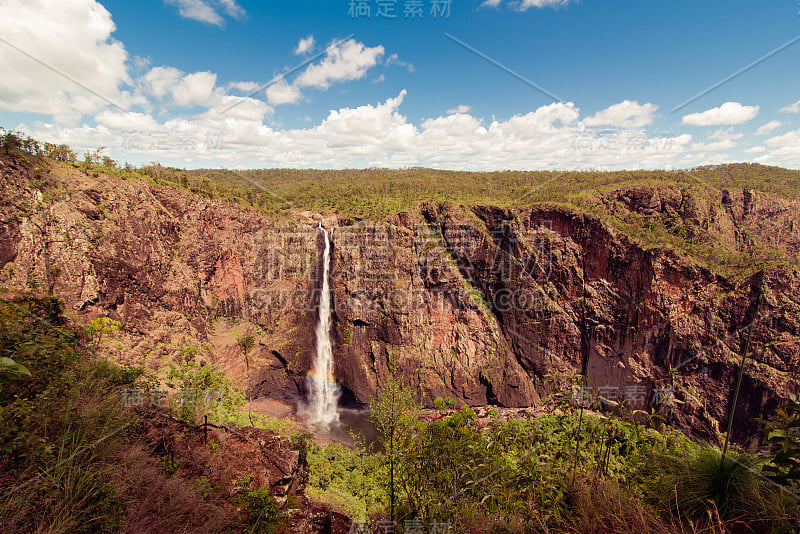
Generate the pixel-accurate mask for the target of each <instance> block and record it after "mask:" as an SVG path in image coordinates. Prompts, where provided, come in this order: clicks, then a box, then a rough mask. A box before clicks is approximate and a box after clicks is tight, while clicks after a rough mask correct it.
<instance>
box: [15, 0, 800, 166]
mask: <svg viewBox="0 0 800 534" xmlns="http://www.w3.org/2000/svg"><path fill="white" fill-rule="evenodd" d="M165 2H166V6H167V7H168V8H172V9H175V8H177V10H178V14H179V15H180V16H181V17H183V18H185V19H189V20H192V21H198V22H201V23H204V24H207V25H212V26H215V27H219V28H222V27H223V26H224V25H225V20H226V17H227V18H231V19H234V20H242V19H244V18H246V17H247V13H246V12H245V10H244V9H243V8H242V7H241V6H240V5H239V4H238V3H237V2H236V1H235V0H165ZM568 3H569V2H568V0H522V1H519V2H501V1H500V0H487V1H485V2H483V3H482V4H481V5H480V6H479V7H480V8H483V7H498V8H502V7H504V6H506V5H507V6H508V7H509V8H511V9H512V10H516V11H518V12H521V11H526V10H528V9H530V8H534V7H535V8H546V7H560V6H565V5H567V4H568ZM0 15H2V16H0V35H1V36H3V38H2V39H3V41H2V42H0V69H2V71H3V72H4V73H6V75H4V77H3V78H2V79H0V110H5V111H7V112H10V113H14V114H15V115H14V117H21V120H20V121H19V122H17V123H16V124H4V126H5V127H13V128H15V129H20V130H23V131H25V132H27V133H29V134H30V135H33V136H35V137H37V138H39V139H41V140H46V141H50V142H57V143H66V144H69V145H71V146H73V147H75V148H76V149H78V150H85V149H93V148H96V147H100V146H105V147H108V153H109V154H110V155H111V156H112V157H114V158H115V159H119V160H121V161H132V162H134V163H137V162H138V163H141V162H145V161H151V160H159V161H162V162H164V163H168V164H173V165H176V166H185V167H215V166H226V167H316V168H343V167H393V168H397V167H409V166H428V167H435V168H447V169H464V170H497V169H518V170H531V169H587V168H592V169H623V168H631V169H633V168H687V167H692V166H697V165H703V164H713V163H722V162H726V161H738V160H741V159H742V158H741V157H739V158H733V157H731V155H730V153H729V152H730V151H732V150H737V151H740V152H741V153H743V154H747V155H749V158H752V160H753V161H757V162H761V163H765V164H776V165H782V166H788V167H800V129H797V130H790V131H785V130H786V128H787V126H789V124H788V123H789V119H794V117H793V115H794V114H798V113H800V101H798V102H794V103H785V104H786V105H785V106H784V107H782V108H781V109H780V110H779V112H780V113H781V114H782V115H783V116H784V117H786V119H784V120H781V121H779V120H774V119H773V120H768V121H767V120H763V119H762V121H756V119H757V118H758V117H759V115H760V114H762V105H761V104H756V103H754V102H748V103H742V102H738V101H725V102H721V103H720V104H719V105H716V106H714V107H709V108H708V109H705V110H702V111H697V112H691V113H686V114H683V115H682V116H680V117H679V118H680V124H679V125H677V126H679V128H678V129H676V130H675V131H673V128H672V127H670V128H663V127H660V126H658V122H659V120H661V119H662V118H663V116H662V114H660V113H659V109H660V106H659V105H658V104H656V103H654V102H640V101H638V100H635V99H630V98H625V99H621V101H618V102H612V103H608V104H607V105H606V106H605V107H603V108H601V109H598V110H596V111H594V112H588V113H584V112H583V111H582V110H581V108H580V107H579V106H578V105H577V104H576V103H574V102H553V103H548V104H544V105H539V106H537V107H535V108H528V109H519V110H518V111H517V112H515V113H512V114H510V115H509V116H507V117H506V118H497V117H495V116H491V117H485V116H481V114H480V113H478V112H477V111H476V106H475V104H476V103H464V102H463V101H453V102H450V103H449V105H448V106H446V107H444V108H443V109H442V110H441V111H440V112H439V114H435V113H434V114H430V115H429V116H426V115H422V116H420V117H419V118H417V119H416V120H412V119H410V118H409V114H408V112H407V111H405V110H406V108H407V107H408V105H409V104H408V103H407V101H408V100H409V99H411V98H412V97H414V96H415V93H414V91H419V89H418V88H417V89H406V88H405V87H402V88H400V89H399V90H398V89H395V90H393V91H387V90H385V89H384V90H383V96H382V97H379V98H372V99H370V100H368V101H366V102H363V103H361V104H357V105H347V106H341V107H336V108H335V109H332V108H328V111H327V113H326V114H325V116H324V118H321V119H319V120H318V121H317V122H316V123H313V124H311V125H307V126H298V125H296V126H294V127H285V126H282V121H281V119H280V116H279V115H280V113H281V112H282V110H287V109H296V108H298V107H302V106H304V105H308V104H309V103H311V102H313V101H315V100H316V99H317V98H319V97H320V96H321V95H325V94H326V93H330V92H331V90H332V89H333V88H338V89H341V90H342V91H343V93H342V94H345V95H346V94H347V91H349V88H350V87H352V86H353V85H354V84H359V83H366V84H370V85H371V86H373V87H375V86H378V87H381V83H377V82H383V80H384V74H385V72H386V71H387V69H390V68H392V66H394V67H395V68H396V67H398V66H399V67H402V68H403V70H404V71H407V72H408V75H412V76H413V75H415V74H416V72H418V71H416V70H415V67H414V65H413V64H411V63H410V62H406V61H403V60H402V59H401V56H402V51H399V52H398V51H396V50H395V49H394V48H392V49H390V48H389V47H388V45H386V44H381V43H379V42H374V41H372V40H370V42H365V41H361V40H359V39H358V38H347V39H345V40H343V41H339V40H336V39H331V40H330V42H328V44H326V45H323V44H322V43H319V42H318V41H317V37H316V36H315V35H314V34H309V33H307V32H304V34H303V35H298V36H297V37H296V44H295V45H293V46H292V47H289V48H287V49H286V50H285V53H286V54H287V55H288V56H289V57H291V56H294V57H295V59H296V60H298V61H302V62H303V63H300V65H301V68H299V69H297V70H296V72H294V73H292V75H291V76H289V75H283V76H282V75H280V72H279V74H278V75H277V76H276V77H275V78H274V79H273V82H272V83H270V84H267V83H265V81H264V80H254V79H250V80H248V79H244V80H241V79H232V80H222V79H221V76H220V74H219V73H217V72H214V70H210V69H209V70H199V71H191V70H188V71H187V70H183V69H182V68H181V66H180V65H150V62H149V60H148V59H145V58H142V57H139V56H136V55H132V54H131V52H129V51H128V48H127V47H126V45H125V43H123V42H121V41H119V40H117V39H116V38H115V36H114V35H115V30H116V24H115V22H114V20H113V17H112V13H111V12H110V11H109V10H108V9H106V8H105V7H104V6H103V5H101V4H100V3H99V2H97V1H95V0H70V1H63V0H41V1H40V2H39V4H34V3H30V2H27V1H25V0H8V1H6V2H4V3H2V4H0ZM317 50H319V52H317V53H316V55H313V56H312V54H313V53H314V52H316V51H317ZM290 66H291V64H289V63H287V65H286V67H285V69H284V70H283V71H281V72H286V69H288V68H289V67H290ZM267 81H268V80H267ZM509 83H514V80H513V79H510V81H509ZM748 100H750V98H748ZM482 107H486V105H484V106H482ZM488 107H491V102H489V105H488ZM595 109H596V108H595ZM759 122H760V124H759ZM748 124H752V131H749V132H744V131H740V130H737V128H740V127H745V126H747V125H748ZM795 126H796V125H795ZM782 130H784V131H782Z"/></svg>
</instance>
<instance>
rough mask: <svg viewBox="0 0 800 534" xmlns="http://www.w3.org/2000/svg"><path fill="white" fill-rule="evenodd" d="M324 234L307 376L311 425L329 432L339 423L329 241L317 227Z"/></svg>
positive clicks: (320, 227) (324, 231) (320, 226)
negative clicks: (310, 365) (314, 341)
mask: <svg viewBox="0 0 800 534" xmlns="http://www.w3.org/2000/svg"><path fill="white" fill-rule="evenodd" d="M319 229H320V230H322V233H323V234H324V235H325V253H324V255H323V258H322V265H323V268H322V293H321V295H320V297H319V319H318V321H317V330H316V334H317V351H316V354H315V355H314V368H313V369H312V371H311V376H310V377H309V378H310V379H311V380H310V386H311V391H310V393H311V399H310V401H311V406H310V409H311V424H313V425H315V426H319V427H321V428H323V429H328V428H330V427H331V425H332V424H333V423H335V422H337V421H339V412H338V410H337V403H338V400H339V388H338V387H337V386H336V382H335V381H334V379H333V348H332V346H331V336H330V331H331V288H330V280H329V277H330V261H331V242H330V240H329V239H328V232H327V231H326V230H325V228H323V227H322V224H320V225H319Z"/></svg>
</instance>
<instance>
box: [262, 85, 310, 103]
mask: <svg viewBox="0 0 800 534" xmlns="http://www.w3.org/2000/svg"><path fill="white" fill-rule="evenodd" d="M266 95H267V101H268V102H269V103H270V104H272V105H273V106H280V105H282V104H295V103H297V102H298V101H299V100H300V98H301V97H302V94H301V93H300V89H298V88H297V87H296V86H294V85H289V83H287V82H286V80H285V79H283V78H281V79H280V80H278V81H277V82H275V83H273V84H272V85H270V86H269V87H267V90H266Z"/></svg>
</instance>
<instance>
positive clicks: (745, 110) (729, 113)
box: [681, 102, 759, 126]
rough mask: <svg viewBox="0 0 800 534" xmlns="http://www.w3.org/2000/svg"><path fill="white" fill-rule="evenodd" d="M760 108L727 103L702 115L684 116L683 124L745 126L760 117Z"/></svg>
mask: <svg viewBox="0 0 800 534" xmlns="http://www.w3.org/2000/svg"><path fill="white" fill-rule="evenodd" d="M758 110H759V106H743V105H742V104H740V103H739V102H725V103H724V104H722V105H721V106H720V107H718V108H711V109H709V110H706V111H703V112H702V113H691V114H689V115H684V116H683V120H682V121H681V123H682V124H688V125H690V126H731V125H736V124H744V123H745V122H747V121H749V120H751V119H754V118H755V117H756V115H758Z"/></svg>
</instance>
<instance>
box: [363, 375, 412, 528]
mask: <svg viewBox="0 0 800 534" xmlns="http://www.w3.org/2000/svg"><path fill="white" fill-rule="evenodd" d="M420 408H421V406H420V404H419V402H418V401H417V399H416V397H415V395H414V393H413V392H412V391H411V390H409V389H406V388H405V387H404V386H403V381H402V379H401V377H400V376H399V375H398V370H397V362H396V361H395V360H392V361H390V362H389V375H388V376H387V377H386V378H385V379H384V380H383V382H382V383H381V384H380V385H379V386H378V388H377V391H376V396H375V397H374V398H372V399H371V400H370V403H369V409H370V419H371V420H372V422H373V423H374V424H375V429H376V430H377V431H378V439H379V440H380V442H381V444H382V445H383V453H382V457H383V460H384V464H385V465H387V466H388V469H389V484H388V488H389V502H390V514H391V520H392V521H394V520H395V502H396V485H395V478H396V474H397V469H398V467H399V465H400V462H402V460H403V458H404V456H405V453H406V452H407V451H409V450H410V449H411V448H412V447H413V442H412V438H413V434H414V432H413V431H414V427H415V425H416V423H417V422H418V421H419V411H420Z"/></svg>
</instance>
